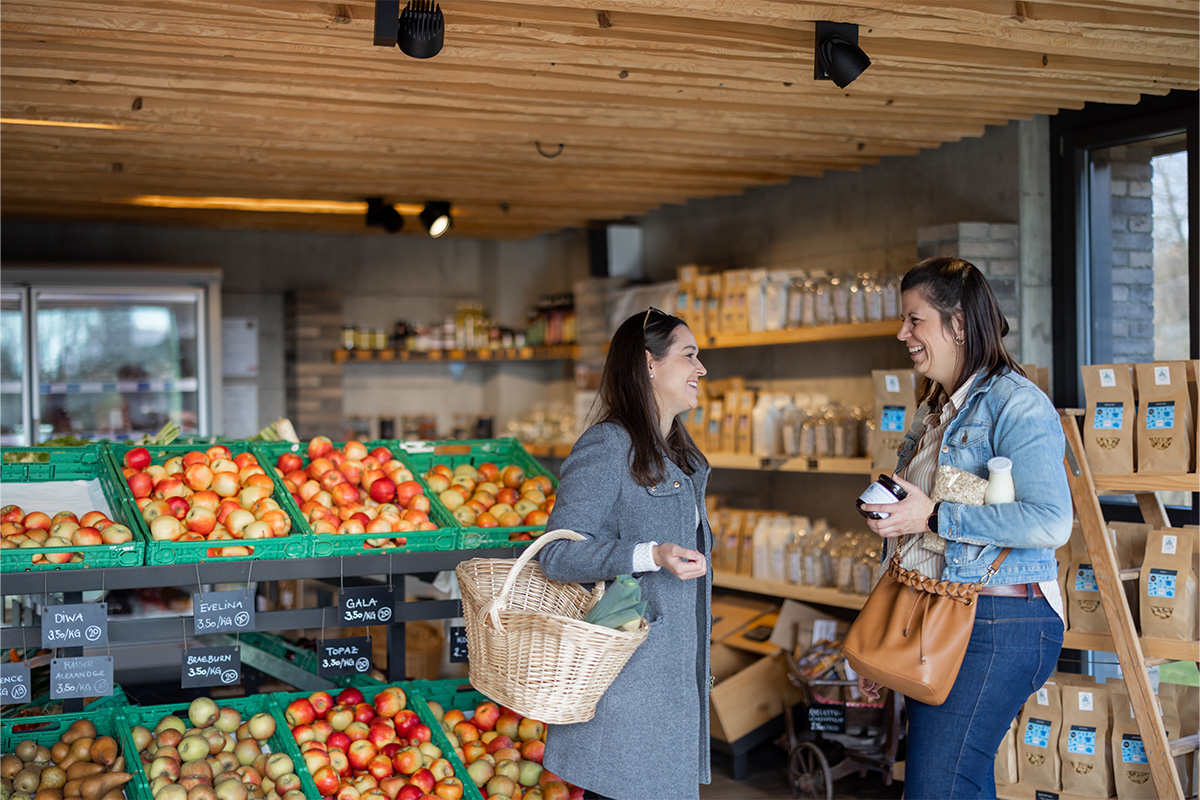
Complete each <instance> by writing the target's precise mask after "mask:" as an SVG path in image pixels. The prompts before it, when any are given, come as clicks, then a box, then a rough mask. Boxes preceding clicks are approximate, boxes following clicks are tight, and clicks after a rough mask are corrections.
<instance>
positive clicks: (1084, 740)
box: [1067, 725, 1096, 756]
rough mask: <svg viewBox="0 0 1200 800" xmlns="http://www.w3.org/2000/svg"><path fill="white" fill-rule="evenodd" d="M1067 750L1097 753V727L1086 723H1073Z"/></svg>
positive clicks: (1089, 753) (1091, 754) (1088, 753)
mask: <svg viewBox="0 0 1200 800" xmlns="http://www.w3.org/2000/svg"><path fill="white" fill-rule="evenodd" d="M1067 752H1068V753H1081V754H1083V755H1088V756H1094V755H1096V729H1095V728H1089V727H1088V726H1086V725H1072V726H1071V730H1070V731H1069V732H1068V733H1067Z"/></svg>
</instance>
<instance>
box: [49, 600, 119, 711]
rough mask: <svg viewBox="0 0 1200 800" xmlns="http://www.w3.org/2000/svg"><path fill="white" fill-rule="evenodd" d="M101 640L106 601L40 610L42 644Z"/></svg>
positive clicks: (105, 624) (104, 635) (105, 628)
mask: <svg viewBox="0 0 1200 800" xmlns="http://www.w3.org/2000/svg"><path fill="white" fill-rule="evenodd" d="M101 644H108V603H73V604H69V605H62V606H46V609H45V611H43V612H42V647H48V648H54V647H85V646H91V645H101ZM92 696H93V697H95V695H92Z"/></svg>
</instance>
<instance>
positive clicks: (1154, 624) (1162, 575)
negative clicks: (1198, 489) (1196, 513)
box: [1139, 528, 1200, 642]
mask: <svg viewBox="0 0 1200 800" xmlns="http://www.w3.org/2000/svg"><path fill="white" fill-rule="evenodd" d="M1196 539H1197V532H1196V530H1195V529H1188V528H1166V529H1159V530H1152V531H1150V533H1149V535H1148V537H1147V538H1146V553H1145V557H1144V559H1143V561H1142V567H1141V575H1140V578H1141V580H1140V583H1141V594H1140V597H1139V600H1140V604H1141V614H1140V616H1141V623H1142V630H1141V632H1142V635H1143V636H1149V637H1153V638H1156V639H1171V640H1176V641H1183V642H1191V641H1195V640H1196V639H1197V638H1200V636H1197V626H1196V622H1197V619H1196V618H1197V612H1196V571H1195V569H1194V568H1193V566H1192V560H1193V556H1194V554H1195V553H1196V550H1197V547H1196V545H1197V541H1196Z"/></svg>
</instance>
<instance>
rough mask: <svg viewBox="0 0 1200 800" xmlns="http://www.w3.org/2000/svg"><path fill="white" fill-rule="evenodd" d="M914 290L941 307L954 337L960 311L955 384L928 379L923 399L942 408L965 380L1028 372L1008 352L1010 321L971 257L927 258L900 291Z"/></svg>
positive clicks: (929, 301)
mask: <svg viewBox="0 0 1200 800" xmlns="http://www.w3.org/2000/svg"><path fill="white" fill-rule="evenodd" d="M909 290H916V291H918V292H920V294H921V296H922V297H924V298H925V300H926V302H928V303H929V305H931V306H933V307H934V308H935V309H937V311H938V314H940V315H941V318H942V327H943V328H945V329H946V330H947V331H949V332H950V334H951V336H953V335H954V317H955V315H956V314H961V315H962V320H963V344H962V348H963V361H962V366H961V367H960V368H959V371H958V374H957V375H955V376H954V386H941V385H939V384H938V383H937V382H936V381H932V380H930V379H928V378H925V379H924V381H923V382H922V384H921V389H920V395H921V402H927V403H929V404H930V405H931V406H933V407H934V408H939V409H940V408H941V407H942V405H943V404H944V403H945V402H946V401H947V400H948V399H950V395H951V394H952V393H953V392H954V390H955V389H957V388H958V385H959V384H961V383H962V381H963V380H965V379H966V378H968V377H970V376H971V375H974V374H975V373H976V372H980V371H982V372H983V378H984V380H987V379H988V378H991V377H992V376H994V375H999V374H1000V373H1002V372H1005V371H1006V370H1012V371H1014V372H1018V373H1020V374H1021V375H1024V374H1025V372H1024V371H1023V370H1022V369H1021V368H1020V367H1019V366H1017V362H1016V359H1014V358H1013V356H1012V353H1010V352H1008V347H1006V346H1005V344H1004V337H1005V336H1007V335H1008V320H1007V319H1005V318H1004V314H1003V313H1002V312H1001V311H1000V304H999V303H998V302H997V301H996V295H995V294H993V293H992V287H991V286H990V285H989V284H988V282H987V278H985V277H984V275H983V273H982V272H980V271H979V268H978V267H976V266H975V265H974V264H972V263H971V262H970V261H964V260H963V259H961V258H951V257H942V258H927V259H925V260H924V261H922V262H921V263H920V264H917V265H916V266H915V267H913V268H912V269H910V270H909V271H908V272H907V273H906V274H905V275H904V279H903V280H902V281H901V282H900V291H901V292H907V291H909Z"/></svg>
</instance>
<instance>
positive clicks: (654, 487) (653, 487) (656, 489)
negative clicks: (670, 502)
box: [650, 484, 658, 492]
mask: <svg viewBox="0 0 1200 800" xmlns="http://www.w3.org/2000/svg"><path fill="white" fill-rule="evenodd" d="M650 491H652V492H657V491H658V484H655V485H653V486H651V487H650Z"/></svg>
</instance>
